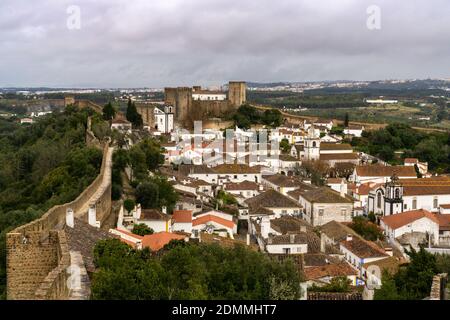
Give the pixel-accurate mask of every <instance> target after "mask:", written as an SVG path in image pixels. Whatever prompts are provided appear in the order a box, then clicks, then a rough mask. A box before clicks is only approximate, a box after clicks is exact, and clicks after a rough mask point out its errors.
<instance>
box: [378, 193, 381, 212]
mask: <svg viewBox="0 0 450 320" xmlns="http://www.w3.org/2000/svg"><path fill="white" fill-rule="evenodd" d="M377 208H381V192H379V193H378V194H377Z"/></svg>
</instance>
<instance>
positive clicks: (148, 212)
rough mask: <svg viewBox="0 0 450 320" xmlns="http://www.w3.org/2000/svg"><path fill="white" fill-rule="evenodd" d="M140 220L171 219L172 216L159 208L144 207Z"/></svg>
mask: <svg viewBox="0 0 450 320" xmlns="http://www.w3.org/2000/svg"><path fill="white" fill-rule="evenodd" d="M139 220H160V221H169V220H170V216H168V215H167V214H164V213H162V212H161V211H159V210H158V209H142V210H141V216H140V217H139Z"/></svg>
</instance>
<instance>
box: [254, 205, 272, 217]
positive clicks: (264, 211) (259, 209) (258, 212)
mask: <svg viewBox="0 0 450 320" xmlns="http://www.w3.org/2000/svg"><path fill="white" fill-rule="evenodd" d="M249 214H250V215H258V216H261V215H267V216H271V215H273V214H274V213H273V211H272V210H269V209H267V208H264V207H254V208H252V207H251V208H250V210H249Z"/></svg>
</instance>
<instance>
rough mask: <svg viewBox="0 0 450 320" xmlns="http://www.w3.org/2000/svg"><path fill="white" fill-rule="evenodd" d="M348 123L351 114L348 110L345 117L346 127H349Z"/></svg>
mask: <svg viewBox="0 0 450 320" xmlns="http://www.w3.org/2000/svg"><path fill="white" fill-rule="evenodd" d="M348 124H349V115H348V112H346V113H345V118H344V128H348Z"/></svg>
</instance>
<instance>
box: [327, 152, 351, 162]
mask: <svg viewBox="0 0 450 320" xmlns="http://www.w3.org/2000/svg"><path fill="white" fill-rule="evenodd" d="M357 159H358V154H357V153H355V152H352V153H322V154H321V155H320V160H322V161H330V160H357Z"/></svg>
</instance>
